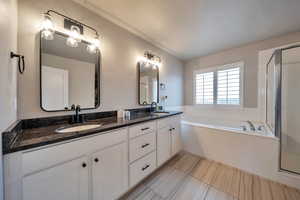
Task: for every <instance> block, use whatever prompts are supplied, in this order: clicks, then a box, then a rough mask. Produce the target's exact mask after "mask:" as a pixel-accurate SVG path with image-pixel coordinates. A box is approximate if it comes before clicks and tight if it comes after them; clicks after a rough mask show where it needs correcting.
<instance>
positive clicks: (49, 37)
mask: <svg viewBox="0 0 300 200" xmlns="http://www.w3.org/2000/svg"><path fill="white" fill-rule="evenodd" d="M42 38H44V39H45V40H53V39H54V34H53V32H52V31H50V30H43V31H42Z"/></svg>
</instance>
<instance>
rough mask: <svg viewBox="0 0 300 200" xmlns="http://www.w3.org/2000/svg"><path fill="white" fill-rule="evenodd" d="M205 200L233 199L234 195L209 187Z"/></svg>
mask: <svg viewBox="0 0 300 200" xmlns="http://www.w3.org/2000/svg"><path fill="white" fill-rule="evenodd" d="M205 200H234V197H233V196H231V195H229V194H227V193H225V192H221V191H219V190H217V189H215V188H213V187H211V188H209V190H208V192H207V194H206V197H205Z"/></svg>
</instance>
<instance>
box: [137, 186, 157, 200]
mask: <svg viewBox="0 0 300 200" xmlns="http://www.w3.org/2000/svg"><path fill="white" fill-rule="evenodd" d="M153 199H156V200H162V199H163V198H162V197H160V196H159V195H158V194H156V193H155V192H154V191H152V190H151V189H150V188H147V189H146V190H144V191H143V192H142V193H141V194H140V195H139V196H138V197H136V198H135V199H134V200H153Z"/></svg>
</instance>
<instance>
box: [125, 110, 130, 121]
mask: <svg viewBox="0 0 300 200" xmlns="http://www.w3.org/2000/svg"><path fill="white" fill-rule="evenodd" d="M125 119H126V120H130V111H125Z"/></svg>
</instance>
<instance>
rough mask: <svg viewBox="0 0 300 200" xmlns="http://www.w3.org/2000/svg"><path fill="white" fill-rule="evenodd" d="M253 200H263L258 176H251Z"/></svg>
mask: <svg viewBox="0 0 300 200" xmlns="http://www.w3.org/2000/svg"><path fill="white" fill-rule="evenodd" d="M252 189H253V192H252V194H253V200H264V199H263V198H262V192H264V191H263V190H262V188H261V181H260V178H259V177H258V176H253V186H252Z"/></svg>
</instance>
